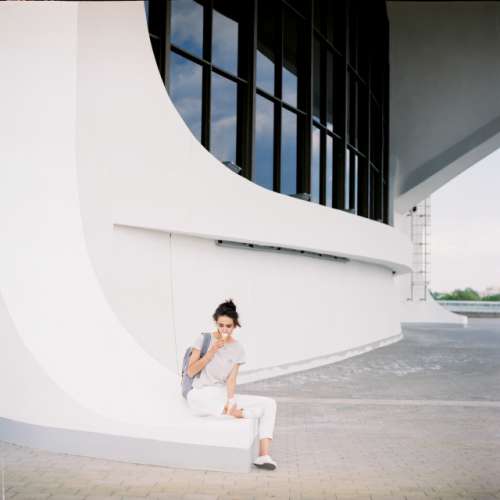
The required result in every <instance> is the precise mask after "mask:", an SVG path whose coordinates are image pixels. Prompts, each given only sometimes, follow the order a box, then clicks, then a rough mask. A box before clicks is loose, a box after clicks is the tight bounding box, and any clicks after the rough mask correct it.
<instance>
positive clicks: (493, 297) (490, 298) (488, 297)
mask: <svg viewBox="0 0 500 500" xmlns="http://www.w3.org/2000/svg"><path fill="white" fill-rule="evenodd" d="M481 300H485V301H490V302H500V293H496V294H494V295H485V296H484V297H483V298H482V299H481Z"/></svg>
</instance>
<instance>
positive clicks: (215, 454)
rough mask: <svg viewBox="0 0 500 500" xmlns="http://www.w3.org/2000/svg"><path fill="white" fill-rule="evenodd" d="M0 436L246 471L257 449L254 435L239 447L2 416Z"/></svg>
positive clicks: (63, 448)
mask: <svg viewBox="0 0 500 500" xmlns="http://www.w3.org/2000/svg"><path fill="white" fill-rule="evenodd" d="M204 418H205V417H200V422H199V425H200V426H203V425H205V422H203V419H204ZM207 432H209V429H208V428H207ZM0 440H1V441H6V442H9V443H14V444H17V445H21V446H29V447H30V448H38V449H43V450H47V451H50V452H54V453H68V454H70V455H80V456H86V457H93V458H102V459H105V460H116V461H119V462H131V463H135V464H145V465H161V466H165V467H177V468H185V469H202V470H213V471H224V472H249V471H250V469H251V466H252V461H253V459H254V458H255V457H256V456H257V451H258V439H257V436H255V438H254V441H253V443H252V445H251V446H250V447H249V448H242V449H238V448H228V447H224V446H203V445H197V444H189V443H176V442H169V441H160V440H157V439H145V438H137V437H132V436H119V435H113V434H104V433H98V432H86V431H81V430H71V429H60V428H55V427H47V426H41V425H35V424H30V423H26V422H20V421H16V420H10V419H7V418H2V417H0Z"/></svg>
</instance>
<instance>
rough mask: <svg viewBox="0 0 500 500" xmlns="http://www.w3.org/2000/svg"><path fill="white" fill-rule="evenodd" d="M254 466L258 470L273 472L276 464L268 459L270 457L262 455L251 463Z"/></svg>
mask: <svg viewBox="0 0 500 500" xmlns="http://www.w3.org/2000/svg"><path fill="white" fill-rule="evenodd" d="M253 463H254V465H255V466H257V467H258V468H259V469H266V470H274V469H276V467H277V466H278V464H277V463H276V462H275V461H274V460H273V459H272V458H271V457H270V455H262V456H260V457H257V458H256V459H255V460H254V461H253Z"/></svg>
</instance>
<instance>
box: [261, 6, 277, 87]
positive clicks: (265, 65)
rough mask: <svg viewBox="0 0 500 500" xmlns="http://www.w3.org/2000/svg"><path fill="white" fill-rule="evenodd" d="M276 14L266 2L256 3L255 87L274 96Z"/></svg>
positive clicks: (272, 7)
mask: <svg viewBox="0 0 500 500" xmlns="http://www.w3.org/2000/svg"><path fill="white" fill-rule="evenodd" d="M275 25H276V13H275V10H274V5H273V4H271V3H270V2H268V1H262V0H260V1H259V2H258V19H257V53H256V80H257V87H259V88H260V89H262V90H265V91H266V92H268V93H269V94H271V95H274V88H275V61H276V26H275Z"/></svg>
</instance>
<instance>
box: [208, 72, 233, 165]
mask: <svg viewBox="0 0 500 500" xmlns="http://www.w3.org/2000/svg"><path fill="white" fill-rule="evenodd" d="M236 106H237V86H236V83H234V82H232V81H231V80H228V79H227V78H224V77H222V76H219V75H217V74H216V73H212V112H211V123H210V130H211V136H210V151H212V153H213V154H214V156H216V157H217V158H218V159H219V160H220V161H232V162H233V163H236Z"/></svg>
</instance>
